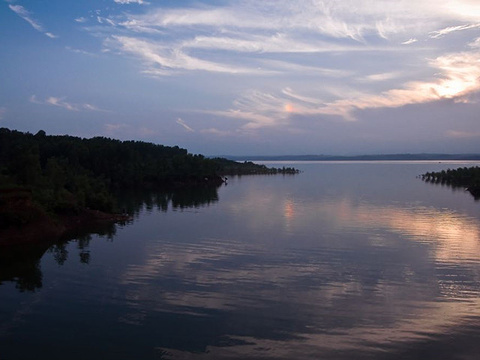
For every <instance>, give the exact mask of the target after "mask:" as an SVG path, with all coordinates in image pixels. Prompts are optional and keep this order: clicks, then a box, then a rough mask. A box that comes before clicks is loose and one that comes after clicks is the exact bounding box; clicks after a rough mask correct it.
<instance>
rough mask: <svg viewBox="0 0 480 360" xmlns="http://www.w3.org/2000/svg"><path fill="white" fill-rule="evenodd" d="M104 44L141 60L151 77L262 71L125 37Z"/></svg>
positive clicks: (112, 39) (114, 38) (118, 37)
mask: <svg viewBox="0 0 480 360" xmlns="http://www.w3.org/2000/svg"><path fill="white" fill-rule="evenodd" d="M106 44H107V45H108V46H111V47H113V48H116V49H117V50H118V51H121V52H124V53H127V54H131V55H134V56H136V57H139V58H140V59H142V61H143V62H144V64H145V65H146V66H147V69H146V70H145V73H147V74H151V75H158V76H160V75H167V74H170V73H171V72H174V71H184V70H190V71H193V70H195V71H208V72H217V73H229V74H256V73H262V71H260V70H258V69H254V68H247V67H244V66H241V65H238V66H236V65H228V64H222V63H220V62H214V61H208V60H203V59H200V58H198V57H192V56H190V55H188V54H186V53H185V52H183V51H182V50H181V49H178V48H168V47H165V46H164V45H162V44H161V43H157V42H152V41H148V40H143V39H137V38H134V37H126V36H113V37H111V38H110V39H108V40H107V42H106Z"/></svg>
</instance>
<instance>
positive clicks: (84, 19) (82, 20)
mask: <svg viewBox="0 0 480 360" xmlns="http://www.w3.org/2000/svg"><path fill="white" fill-rule="evenodd" d="M75 21H76V22H78V23H85V22H87V21H88V19H87V18H85V17H83V16H81V17H78V18H76V19H75Z"/></svg>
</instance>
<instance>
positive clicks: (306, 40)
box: [0, 0, 480, 154]
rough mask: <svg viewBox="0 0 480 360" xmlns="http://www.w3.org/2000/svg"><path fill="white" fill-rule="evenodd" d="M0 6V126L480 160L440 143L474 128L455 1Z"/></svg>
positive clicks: (211, 145)
mask: <svg viewBox="0 0 480 360" xmlns="http://www.w3.org/2000/svg"><path fill="white" fill-rule="evenodd" d="M0 6H2V11H0V27H1V28H2V29H3V30H4V31H1V32H0V37H1V38H2V44H4V49H5V51H3V52H2V54H0V57H1V60H2V65H3V66H2V68H1V69H0V74H2V79H3V80H4V82H3V86H2V88H1V89H0V121H1V126H5V127H10V128H15V129H19V130H23V131H30V132H36V131H38V130H39V129H44V130H45V131H47V133H59V134H64V133H69V134H72V135H79V136H87V137H90V136H97V135H100V136H109V137H116V138H121V139H138V140H146V141H153V142H155V143H169V144H178V145H182V146H183V147H186V148H188V149H189V150H191V151H193V152H200V153H208V154H216V153H232V154H247V153H252V152H255V153H273V154H275V153H279V152H283V153H284V152H285V149H284V144H286V143H288V144H289V148H288V149H287V151H286V152H287V153H344V152H348V153H365V152H436V151H437V152H438V151H441V152H476V151H480V145H479V144H480V141H477V140H480V138H479V137H476V138H475V137H471V140H469V141H464V142H460V141H452V138H451V137H449V136H448V135H447V134H448V133H449V132H450V133H451V132H452V131H454V132H455V131H457V132H465V131H468V132H469V133H471V134H478V133H480V122H478V121H475V120H474V118H475V117H474V115H473V114H475V113H479V112H480V108H478V107H479V106H480V102H478V101H476V100H475V99H476V98H477V97H478V92H479V89H480V85H479V78H480V54H479V52H478V49H479V48H480V45H479V44H480V40H479V39H480V23H479V22H478V16H476V14H478V11H479V5H478V4H477V3H476V2H472V1H470V0H455V1H448V2H443V3H442V2H440V3H433V2H431V1H429V0H419V1H417V2H416V3H415V6H414V7H412V6H411V4H409V3H408V2H398V1H394V0H382V1H380V2H378V1H375V2H372V1H371V0H359V1H356V2H346V1H323V2H320V3H319V2H315V1H310V0H301V1H298V2H296V3H295V5H292V3H291V2H289V1H287V0H276V1H274V0H267V1H262V2H261V3H259V2H254V1H251V0H241V1H230V0H228V1H224V2H222V4H221V5H212V4H211V3H210V2H203V1H200V2H190V1H186V2H182V3H181V4H179V3H178V2H174V1H171V0H169V1H163V2H161V3H160V2H153V1H152V2H146V1H130V0H129V1H123V0H122V1H120V0H108V1H106V2H105V4H102V5H101V6H100V5H98V2H94V1H93V0H88V1H82V2H81V4H80V3H79V4H78V6H77V7H75V9H73V8H69V7H68V6H64V5H62V6H60V5H58V4H56V3H53V2H49V3H45V4H43V3H42V4H41V3H39V2H35V1H32V0H24V1H20V0H18V1H14V0H1V2H0ZM56 19H61V21H56ZM27 39H28V40H27ZM26 42H28V44H31V46H27V47H25V46H22V45H21V44H24V43H26ZM67 64H68V65H67ZM26 74H28V75H26ZM25 76H27V78H25ZM20 79H21V81H20ZM26 80H28V81H26ZM27 84H28V85H27ZM12 89H16V90H15V91H11V90H12ZM448 100H453V101H451V102H450V103H449V104H448V105H446V103H445V101H448ZM412 106H414V108H411V107H412ZM440 109H441V110H440ZM412 111H413V113H412ZM372 112H373V113H372ZM372 114H375V116H373V117H372ZM405 118H409V119H417V122H416V124H417V125H418V129H417V131H416V133H415V134H416V135H415V136H416V141H413V140H412V139H411V136H409V134H407V133H404V132H402V131H396V130H395V129H401V128H402V126H403V125H402V124H403V122H404V121H405ZM178 119H181V121H178ZM380 119H381V120H380ZM79 123H84V124H85V126H80V127H79V126H77V124H79ZM140 129H142V130H141V131H140ZM432 129H434V130H433V131H432ZM267 133H268V135H267ZM392 133H394V134H395V138H394V139H390V141H388V142H386V141H385V139H386V138H389V137H390V136H391V134H392ZM304 134H308V136H304ZM365 137H368V139H369V141H368V142H366V141H364V139H365ZM266 139H269V141H268V142H269V144H270V145H268V146H267V145H266V144H267V141H266ZM444 141H446V143H445V144H443V143H444ZM441 144H443V145H441ZM254 149H255V150H254Z"/></svg>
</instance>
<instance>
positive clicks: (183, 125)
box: [176, 118, 195, 132]
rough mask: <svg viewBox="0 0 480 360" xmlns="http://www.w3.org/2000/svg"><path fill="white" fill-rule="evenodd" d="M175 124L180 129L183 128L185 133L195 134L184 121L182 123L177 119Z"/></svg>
mask: <svg viewBox="0 0 480 360" xmlns="http://www.w3.org/2000/svg"><path fill="white" fill-rule="evenodd" d="M176 123H177V124H178V125H180V126H181V127H183V128H184V129H185V130H186V131H188V132H195V130H193V129H192V128H191V127H190V126H188V125H187V124H186V123H185V121H183V120H182V119H180V118H178V119H177V121H176Z"/></svg>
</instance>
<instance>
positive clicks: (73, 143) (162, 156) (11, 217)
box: [0, 128, 296, 230]
mask: <svg viewBox="0 0 480 360" xmlns="http://www.w3.org/2000/svg"><path fill="white" fill-rule="evenodd" d="M295 172H296V170H295V169H292V168H282V169H274V168H267V167H266V166H264V165H257V164H253V163H251V162H244V163H238V162H235V161H232V160H227V159H223V158H214V159H209V158H206V157H204V156H203V155H194V154H190V153H188V151H187V150H186V149H182V148H179V147H178V146H174V147H169V146H163V145H157V144H153V143H147V142H142V141H120V140H115V139H110V138H105V137H94V138H90V139H86V138H79V137H74V136H69V135H47V134H46V133H45V131H43V130H41V131H39V132H37V133H36V134H31V133H23V132H20V131H16V130H9V129H6V128H0V230H5V229H10V230H12V228H13V230H16V229H17V228H22V227H24V226H25V225H27V224H29V223H32V222H35V221H37V222H38V221H40V220H41V221H42V222H43V223H45V222H49V221H50V222H52V221H53V222H55V221H56V222H65V221H66V220H65V217H67V216H68V217H70V218H71V217H72V216H77V217H80V216H82V217H84V218H88V219H91V218H95V217H97V218H101V219H103V220H118V219H119V220H124V217H123V216H120V215H118V216H116V217H113V216H110V217H109V216H106V215H100V214H113V213H119V212H122V209H119V208H118V206H117V204H116V198H115V195H114V193H115V192H118V191H122V190H127V189H129V190H131V189H146V188H148V189H152V190H155V189H158V190H159V189H168V188H183V187H189V186H219V185H220V184H221V183H222V182H223V181H224V180H223V179H224V176H225V175H229V174H277V173H295ZM86 211H87V212H86ZM100 212H101V213H100ZM62 217H63V218H64V219H63V220H62V219H61V218H62ZM59 219H60V220H59Z"/></svg>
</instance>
